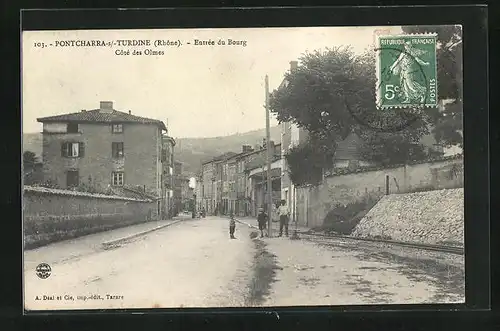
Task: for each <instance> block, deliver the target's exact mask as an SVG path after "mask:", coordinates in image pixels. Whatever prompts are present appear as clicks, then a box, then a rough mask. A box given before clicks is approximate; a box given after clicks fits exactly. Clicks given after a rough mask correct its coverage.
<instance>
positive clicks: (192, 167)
mask: <svg viewBox="0 0 500 331" xmlns="http://www.w3.org/2000/svg"><path fill="white" fill-rule="evenodd" d="M265 134H266V131H265V129H261V130H255V131H250V132H245V133H238V134H233V135H230V136H225V137H214V138H180V139H176V146H175V154H174V158H175V159H176V160H178V161H181V162H182V163H184V166H183V171H184V172H185V173H187V174H191V175H194V174H195V173H196V172H198V171H199V170H200V165H201V162H203V161H207V160H209V159H211V158H214V157H216V156H218V155H220V154H223V153H226V152H235V153H239V152H240V151H241V148H242V146H243V145H251V146H254V145H257V144H259V145H260V144H261V143H262V139H263V138H264V137H265ZM271 140H273V141H274V142H275V143H277V144H278V143H280V141H281V131H280V127H279V126H275V127H272V128H271ZM23 150H24V151H27V150H29V151H32V152H34V153H35V154H36V155H37V156H38V157H39V158H40V159H41V155H42V134H41V133H25V134H23Z"/></svg>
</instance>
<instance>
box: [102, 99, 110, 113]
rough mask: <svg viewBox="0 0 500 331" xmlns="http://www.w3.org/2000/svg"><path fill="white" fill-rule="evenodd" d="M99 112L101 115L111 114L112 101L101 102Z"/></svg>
mask: <svg viewBox="0 0 500 331" xmlns="http://www.w3.org/2000/svg"><path fill="white" fill-rule="evenodd" d="M99 111H102V112H103V113H106V112H107V113H111V112H113V101H101V103H100V106H99Z"/></svg>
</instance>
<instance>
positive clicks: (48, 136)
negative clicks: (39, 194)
mask: <svg viewBox="0 0 500 331" xmlns="http://www.w3.org/2000/svg"><path fill="white" fill-rule="evenodd" d="M37 121H38V122H41V123H43V152H42V155H43V160H44V162H43V177H44V181H49V182H51V183H52V184H53V185H56V186H57V187H60V188H63V189H70V188H76V187H79V188H82V187H86V188H88V189H92V190H96V191H100V192H104V191H109V190H111V191H113V190H115V192H122V193H124V194H126V192H127V191H128V190H130V191H142V192H144V193H145V194H148V195H149V196H151V197H152V198H153V199H155V200H156V201H157V211H156V218H160V217H162V216H163V215H162V212H163V210H164V206H165V203H166V201H165V186H164V185H163V183H162V174H163V166H164V162H165V158H164V157H162V155H163V156H166V155H165V153H164V152H163V140H162V137H163V135H164V134H166V133H167V128H166V126H165V124H164V123H163V122H162V121H160V120H156V119H150V118H145V117H141V116H137V115H133V114H132V112H131V111H128V112H122V111H118V110H115V109H114V108H113V102H111V101H101V102H100V106H99V108H97V109H93V110H81V111H80V112H74V113H68V114H63V115H56V116H49V117H43V118H38V119H37Z"/></svg>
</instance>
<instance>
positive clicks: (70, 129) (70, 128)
mask: <svg viewBox="0 0 500 331" xmlns="http://www.w3.org/2000/svg"><path fill="white" fill-rule="evenodd" d="M66 132H67V133H78V123H68V125H67V127H66Z"/></svg>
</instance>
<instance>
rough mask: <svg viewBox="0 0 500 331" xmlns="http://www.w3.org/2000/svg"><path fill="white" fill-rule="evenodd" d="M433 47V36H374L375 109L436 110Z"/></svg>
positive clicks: (436, 95) (435, 76) (435, 40)
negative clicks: (375, 71)
mask: <svg viewBox="0 0 500 331" xmlns="http://www.w3.org/2000/svg"><path fill="white" fill-rule="evenodd" d="M436 45H437V34H402V35H381V36H378V38H377V44H376V46H375V47H376V54H377V58H376V66H377V86H376V89H377V90H376V92H377V107H378V108H381V109H389V108H422V107H436V106H437V104H438V93H437V91H438V90H437V88H438V82H437V65H436Z"/></svg>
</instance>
